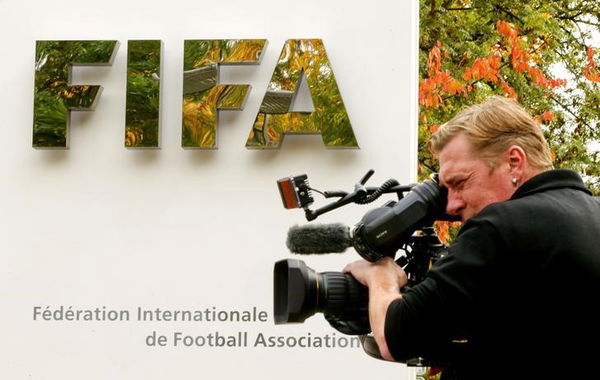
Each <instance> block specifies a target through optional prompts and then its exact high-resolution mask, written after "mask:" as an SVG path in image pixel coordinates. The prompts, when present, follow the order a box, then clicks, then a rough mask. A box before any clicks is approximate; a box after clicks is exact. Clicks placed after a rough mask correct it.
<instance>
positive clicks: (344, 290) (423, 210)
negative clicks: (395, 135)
mask: <svg viewBox="0 0 600 380" xmlns="http://www.w3.org/2000/svg"><path fill="white" fill-rule="evenodd" d="M373 173H374V171H373V170H370V171H369V172H367V174H365V176H363V178H362V179H361V180H360V181H359V182H358V183H357V184H356V185H355V187H354V191H353V192H351V193H347V192H343V191H332V192H321V191H318V190H316V189H314V188H312V187H311V186H310V185H309V183H308V177H307V175H305V174H304V175H301V176H295V177H287V178H283V179H280V180H279V181H277V183H278V186H279V191H280V194H281V198H282V200H283V204H284V207H285V208H288V209H291V208H303V209H304V212H305V216H306V219H307V220H308V221H312V220H314V219H316V218H317V217H318V216H320V215H322V214H324V213H326V212H329V211H331V210H335V209H337V208H339V207H342V206H345V205H348V204H350V203H358V204H367V203H371V202H373V201H375V200H376V199H378V198H379V197H380V196H381V195H383V194H387V193H395V194H396V195H397V197H398V201H397V202H396V201H390V202H387V203H386V204H384V205H383V206H382V207H378V208H375V209H372V210H370V211H368V212H367V213H366V214H365V215H364V216H363V217H362V219H361V220H360V221H359V222H358V223H357V224H356V225H355V226H354V228H353V229H352V230H351V229H350V227H347V226H344V225H342V224H333V225H306V226H302V227H292V228H290V230H289V232H288V239H287V246H288V248H289V249H290V250H291V251H292V252H294V253H301V254H312V253H330V252H341V251H343V250H344V249H346V248H348V247H353V248H354V249H355V250H356V252H358V254H359V255H360V256H362V257H363V258H364V259H365V260H368V261H371V262H374V261H377V260H379V259H380V258H382V257H391V258H393V259H395V260H396V263H397V264H398V265H400V266H401V267H402V268H403V269H404V271H405V272H406V274H407V276H408V279H409V283H408V286H411V285H414V284H417V283H419V282H420V281H422V280H423V278H424V277H425V274H426V272H427V271H428V270H429V268H430V266H431V265H432V264H433V263H434V262H435V261H437V260H438V259H440V258H441V257H443V256H445V255H446V253H447V247H446V246H444V245H443V244H442V243H441V242H440V240H439V239H438V237H437V235H436V234H435V232H434V230H433V222H434V221H436V220H456V218H454V217H450V216H448V215H446V214H445V208H446V191H445V189H444V188H443V187H441V186H440V185H439V183H438V178H437V174H435V175H432V177H431V179H430V180H426V181H424V182H421V183H418V184H409V185H405V186H401V185H400V184H399V183H398V182H397V181H396V180H393V179H390V180H388V181H386V182H385V183H384V184H383V185H381V186H380V187H366V186H365V184H366V182H367V181H368V179H369V178H370V177H371V176H372V175H373ZM313 191H314V192H318V193H320V194H321V195H323V196H324V197H325V198H332V197H337V198H338V200H337V201H335V202H333V203H330V204H327V205H325V206H323V207H321V208H318V209H315V210H313V209H311V208H310V206H311V205H312V204H313V202H314V198H313ZM398 251H402V254H401V255H400V256H399V257H398V258H397V259H396V254H397V252H398ZM367 307H368V289H367V288H366V287H365V286H363V285H362V284H360V283H359V282H358V281H356V280H355V279H354V277H352V276H351V275H350V274H346V273H341V272H323V273H317V272H316V271H314V270H313V269H311V268H309V267H308V266H306V264H305V263H304V262H303V261H301V260H295V259H286V260H281V261H278V262H276V263H275V268H274V315H275V323H276V324H285V323H295V322H296V323H301V322H304V321H305V320H306V318H308V317H310V316H312V315H313V314H315V313H317V312H321V313H323V314H324V316H325V319H326V320H327V321H328V322H329V324H330V325H331V326H332V327H334V328H335V329H337V330H338V331H340V332H342V333H345V334H350V335H364V334H368V333H369V332H370V331H371V328H370V326H369V316H368V308H367ZM365 349H366V347H365Z"/></svg>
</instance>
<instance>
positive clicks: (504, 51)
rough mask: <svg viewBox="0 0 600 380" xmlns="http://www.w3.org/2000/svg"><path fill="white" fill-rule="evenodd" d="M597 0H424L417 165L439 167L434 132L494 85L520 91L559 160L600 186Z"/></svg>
mask: <svg viewBox="0 0 600 380" xmlns="http://www.w3.org/2000/svg"><path fill="white" fill-rule="evenodd" d="M599 15H600V2H598V1H597V0H556V1H543V0H531V1H514V0H485V1H483V0H442V1H440V0H422V1H421V3H420V18H421V19H420V23H421V24H420V31H421V34H420V42H419V49H420V52H419V53H420V56H419V60H420V62H419V64H420V87H419V104H420V114H419V152H420V157H419V173H420V175H421V177H422V178H424V177H426V176H427V175H428V174H429V173H430V172H432V171H436V170H437V163H436V161H435V160H434V158H433V157H432V156H431V154H430V153H429V151H428V149H427V142H428V141H429V136H430V135H431V133H432V132H434V131H435V130H436V129H437V128H438V127H439V125H440V124H442V123H443V122H445V121H447V120H448V119H450V118H451V117H452V116H453V115H454V114H455V113H456V112H457V111H459V110H460V109H461V108H463V107H464V106H466V105H470V104H474V103H478V102H480V101H482V100H483V99H485V98H486V97H488V96H489V95H492V94H498V95H504V96H508V97H511V98H515V99H518V101H519V102H520V103H521V104H522V105H523V106H524V107H525V108H526V109H528V110H529V111H530V112H531V113H532V115H534V117H535V118H536V120H537V121H539V123H540V126H541V128H542V130H543V132H544V134H545V136H546V138H547V139H548V142H549V143H550V147H551V150H552V153H553V155H554V166H555V167H559V168H572V169H574V170H577V171H579V172H580V173H582V174H583V176H584V180H585V181H586V184H587V185H588V186H589V187H590V188H591V189H592V191H594V192H595V193H596V194H600V160H599V158H600V157H599V156H600V153H599V152H598V150H600V148H598V144H599V143H600V129H599V128H598V120H599V119H600V69H599V68H598V66H597V63H596V62H597V61H598V56H600V49H599V48H598V47H594V46H592V45H591V42H592V37H593V35H594V34H595V35H596V36H597V35H598V34H600V20H599V17H600V16H599Z"/></svg>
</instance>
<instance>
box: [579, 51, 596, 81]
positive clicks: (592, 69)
mask: <svg viewBox="0 0 600 380" xmlns="http://www.w3.org/2000/svg"><path fill="white" fill-rule="evenodd" d="M594 50H598V49H592V48H591V47H588V48H587V49H586V52H585V53H586V56H587V65H586V67H585V70H583V75H584V76H585V77H586V78H587V79H588V80H589V81H591V82H600V70H598V68H597V67H596V62H595V61H594Z"/></svg>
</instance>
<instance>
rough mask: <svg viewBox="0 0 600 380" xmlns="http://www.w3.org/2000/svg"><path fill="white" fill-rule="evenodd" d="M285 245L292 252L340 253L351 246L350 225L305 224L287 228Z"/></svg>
mask: <svg viewBox="0 0 600 380" xmlns="http://www.w3.org/2000/svg"><path fill="white" fill-rule="evenodd" d="M286 245H287V247H288V249H289V250H290V251H291V252H292V253H300V254H320V253H340V252H344V251H345V250H346V248H348V247H351V246H352V238H351V236H350V227H348V226H346V225H344V224H341V223H333V224H307V225H304V226H293V227H290V229H289V230H288V236H287V241H286Z"/></svg>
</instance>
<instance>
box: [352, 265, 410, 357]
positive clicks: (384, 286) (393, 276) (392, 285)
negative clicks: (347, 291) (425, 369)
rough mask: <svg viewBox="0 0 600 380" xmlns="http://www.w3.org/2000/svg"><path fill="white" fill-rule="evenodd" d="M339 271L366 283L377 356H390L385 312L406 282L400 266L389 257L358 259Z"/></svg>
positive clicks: (398, 296) (400, 296) (398, 295)
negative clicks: (371, 260) (373, 259)
mask: <svg viewBox="0 0 600 380" xmlns="http://www.w3.org/2000/svg"><path fill="white" fill-rule="evenodd" d="M343 272H345V273H350V274H352V276H353V277H354V278H356V280H357V281H358V282H360V283H361V284H363V285H365V286H368V287H369V323H370V324H371V330H372V331H373V336H374V338H375V341H376V342H377V345H378V346H379V352H380V353H381V356H382V357H383V358H384V359H386V360H394V358H393V357H392V355H391V354H390V351H389V350H388V346H387V343H386V341H385V316H386V313H387V309H388V307H389V306H390V304H391V303H392V302H393V301H394V300H396V299H398V298H402V295H401V294H400V289H401V288H402V287H403V286H404V285H406V284H407V282H408V278H407V277H406V273H405V272H404V270H403V269H402V268H401V267H400V266H398V265H397V264H396V263H395V262H394V260H393V259H391V258H390V257H384V258H382V259H379V260H378V261H376V262H374V263H370V262H368V261H365V260H358V261H355V262H353V263H350V264H348V265H346V267H345V268H344V270H343Z"/></svg>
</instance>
